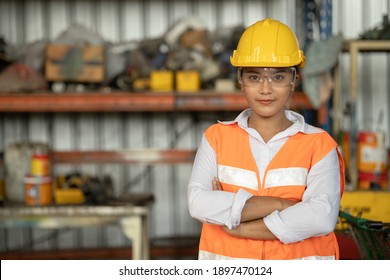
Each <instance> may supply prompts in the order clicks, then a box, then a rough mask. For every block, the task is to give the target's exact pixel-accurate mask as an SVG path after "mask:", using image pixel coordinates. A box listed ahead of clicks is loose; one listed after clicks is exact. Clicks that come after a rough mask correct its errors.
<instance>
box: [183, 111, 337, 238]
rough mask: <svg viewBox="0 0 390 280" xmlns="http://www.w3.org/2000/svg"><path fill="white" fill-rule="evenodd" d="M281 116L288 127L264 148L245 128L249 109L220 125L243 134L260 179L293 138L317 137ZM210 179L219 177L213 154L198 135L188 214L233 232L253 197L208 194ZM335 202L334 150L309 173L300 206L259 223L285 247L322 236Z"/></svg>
mask: <svg viewBox="0 0 390 280" xmlns="http://www.w3.org/2000/svg"><path fill="white" fill-rule="evenodd" d="M285 113H286V117H287V118H288V119H289V120H290V121H291V122H293V124H292V125H291V126H290V127H288V128H287V129H286V130H284V131H282V132H280V133H278V134H276V135H275V136H274V137H273V138H272V139H270V140H269V141H268V142H265V141H264V140H263V139H262V137H261V136H260V134H259V133H258V132H257V131H256V130H255V129H252V128H249V127H248V118H249V116H250V114H251V109H247V110H245V111H243V112H242V113H241V114H239V115H238V116H237V118H236V119H235V120H234V121H230V122H222V123H223V124H226V125H228V124H232V123H237V124H238V125H239V126H240V127H241V128H242V129H243V130H245V131H246V132H247V133H248V137H249V140H250V146H251V150H252V154H253V156H254V159H255V161H256V164H257V167H258V171H259V174H260V178H263V176H264V172H265V169H266V168H267V165H268V164H269V163H270V161H271V160H272V158H273V157H274V156H275V155H276V154H277V153H278V151H279V150H280V148H281V147H282V146H283V145H284V143H285V142H286V141H287V139H288V138H289V137H291V136H293V135H295V134H296V133H298V132H302V133H309V134H311V133H318V132H322V130H321V129H318V128H316V127H313V126H311V125H308V124H306V123H305V120H304V118H303V116H302V115H300V114H298V113H296V112H293V111H289V110H286V111H285ZM215 177H218V164H217V158H216V153H215V151H214V150H213V149H212V148H211V146H210V144H209V143H208V141H207V139H206V137H205V136H204V135H203V137H202V140H201V143H200V146H199V148H198V152H197V155H196V158H195V161H194V165H193V170H192V174H191V178H190V181H189V185H188V205H189V211H190V214H191V216H192V217H194V218H196V219H198V220H200V221H201V222H204V223H212V224H217V225H226V226H228V227H229V228H235V227H237V226H238V225H239V224H240V218H241V212H242V209H243V207H244V205H245V202H246V201H247V200H248V199H249V198H250V197H251V196H252V194H250V193H249V192H247V191H245V190H243V189H240V190H239V191H238V192H237V193H231V192H224V191H213V190H212V180H213V178H215ZM339 201H340V173H339V164H338V156H337V152H336V148H335V149H333V150H332V151H331V152H330V153H329V154H328V155H326V156H325V157H324V158H323V159H322V160H321V161H319V162H318V163H316V164H315V165H314V166H313V167H312V168H311V169H310V170H309V173H308V177H307V190H306V191H305V194H304V196H303V201H302V202H301V203H298V204H296V205H294V206H293V207H289V208H288V209H285V210H284V211H274V212H273V213H271V214H270V215H268V216H267V217H265V218H264V222H265V224H266V226H267V227H268V228H269V230H270V231H271V232H272V233H273V234H274V235H275V236H277V237H278V238H279V240H280V241H282V242H284V243H291V242H297V241H300V240H303V239H305V238H308V237H312V236H317V235H323V234H327V233H328V232H329V229H333V228H334V226H335V223H336V221H337V217H338V211H339V208H338V205H339ZM298 220H299V223H298V222H297V221H298ZM302 221H305V222H302ZM325 229H326V230H325Z"/></svg>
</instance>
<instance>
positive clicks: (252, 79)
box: [249, 75, 260, 82]
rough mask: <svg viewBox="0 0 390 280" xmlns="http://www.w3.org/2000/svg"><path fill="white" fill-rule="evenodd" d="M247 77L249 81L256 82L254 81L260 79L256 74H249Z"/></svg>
mask: <svg viewBox="0 0 390 280" xmlns="http://www.w3.org/2000/svg"><path fill="white" fill-rule="evenodd" d="M249 79H250V80H251V81H254V82H256V81H259V80H260V77H259V76H257V75H251V76H249Z"/></svg>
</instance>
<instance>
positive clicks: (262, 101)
mask: <svg viewBox="0 0 390 280" xmlns="http://www.w3.org/2000/svg"><path fill="white" fill-rule="evenodd" d="M257 102H259V103H261V104H263V105H269V104H271V103H272V102H274V100H273V99H260V100H257Z"/></svg>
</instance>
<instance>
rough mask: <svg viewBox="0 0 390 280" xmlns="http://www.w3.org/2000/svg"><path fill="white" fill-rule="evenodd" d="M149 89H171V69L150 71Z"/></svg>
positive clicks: (157, 90)
mask: <svg viewBox="0 0 390 280" xmlns="http://www.w3.org/2000/svg"><path fill="white" fill-rule="evenodd" d="M150 89H151V90H152V91H156V92H159V91H173V72H172V71H152V73H151V74H150Z"/></svg>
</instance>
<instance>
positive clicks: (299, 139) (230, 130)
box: [199, 124, 344, 259]
mask: <svg viewBox="0 0 390 280" xmlns="http://www.w3.org/2000/svg"><path fill="white" fill-rule="evenodd" d="M205 135H206V138H207V140H208V142H209V143H210V145H211V147H212V148H213V149H214V151H215V153H216V155H217V161H218V177H219V179H220V181H221V185H222V189H223V190H225V191H230V192H237V191H238V190H239V189H240V188H243V189H245V190H246V191H248V192H250V193H252V194H253V195H257V196H277V197H282V198H289V199H295V200H297V201H301V200H302V196H303V194H304V191H305V189H306V178H307V175H308V172H309V170H310V168H311V166H313V165H314V164H316V163H317V162H318V161H320V160H321V159H322V158H323V157H325V156H326V155H327V154H328V153H329V152H330V151H331V150H332V149H334V148H335V147H337V144H336V143H335V141H334V140H333V139H332V138H331V137H330V136H329V135H328V134H327V133H316V134H304V133H298V134H296V135H294V136H292V137H290V138H289V139H288V140H287V142H286V143H285V144H284V145H283V146H282V148H281V149H280V151H279V152H278V153H277V154H276V155H275V156H274V158H273V159H272V160H271V162H270V163H269V165H268V166H267V169H266V170H265V173H264V178H260V176H259V172H258V168H257V164H256V161H255V159H254V158H253V155H252V151H251V147H250V143H249V136H248V134H247V132H246V131H245V130H243V129H242V128H240V127H239V126H238V125H237V124H231V125H224V124H216V125H213V126H211V127H209V128H208V129H207V130H206V132H205ZM297 151H298V153H297ZM292 154H293V155H294V157H292V156H291V155H292ZM342 164H343V162H342V160H340V165H341V167H342V168H341V169H340V170H341V171H340V176H344V174H343V173H342V172H343V170H344V169H343V166H342ZM340 178H344V177H340ZM341 181H342V182H341V186H340V190H341V192H342V191H343V188H344V183H343V180H341ZM199 249H200V254H199V257H200V258H206V259H209V258H211V259H212V258H213V257H212V256H213V255H214V257H215V258H216V259H219V258H227V259H230V258H232V259H235V258H244V259H245V258H246V259H306V258H314V259H317V258H319V259H322V258H326V259H327V258H336V259H338V244H337V240H336V237H335V235H334V233H330V234H328V235H326V236H319V237H312V238H308V239H306V240H304V241H302V242H296V243H291V244H283V243H281V242H280V241H279V240H270V241H265V240H254V239H245V238H235V237H233V236H231V235H229V234H227V233H226V232H225V231H224V230H223V229H222V228H221V227H220V226H216V225H211V224H203V228H202V234H201V240H200V246H199ZM206 256H207V257H206Z"/></svg>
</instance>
